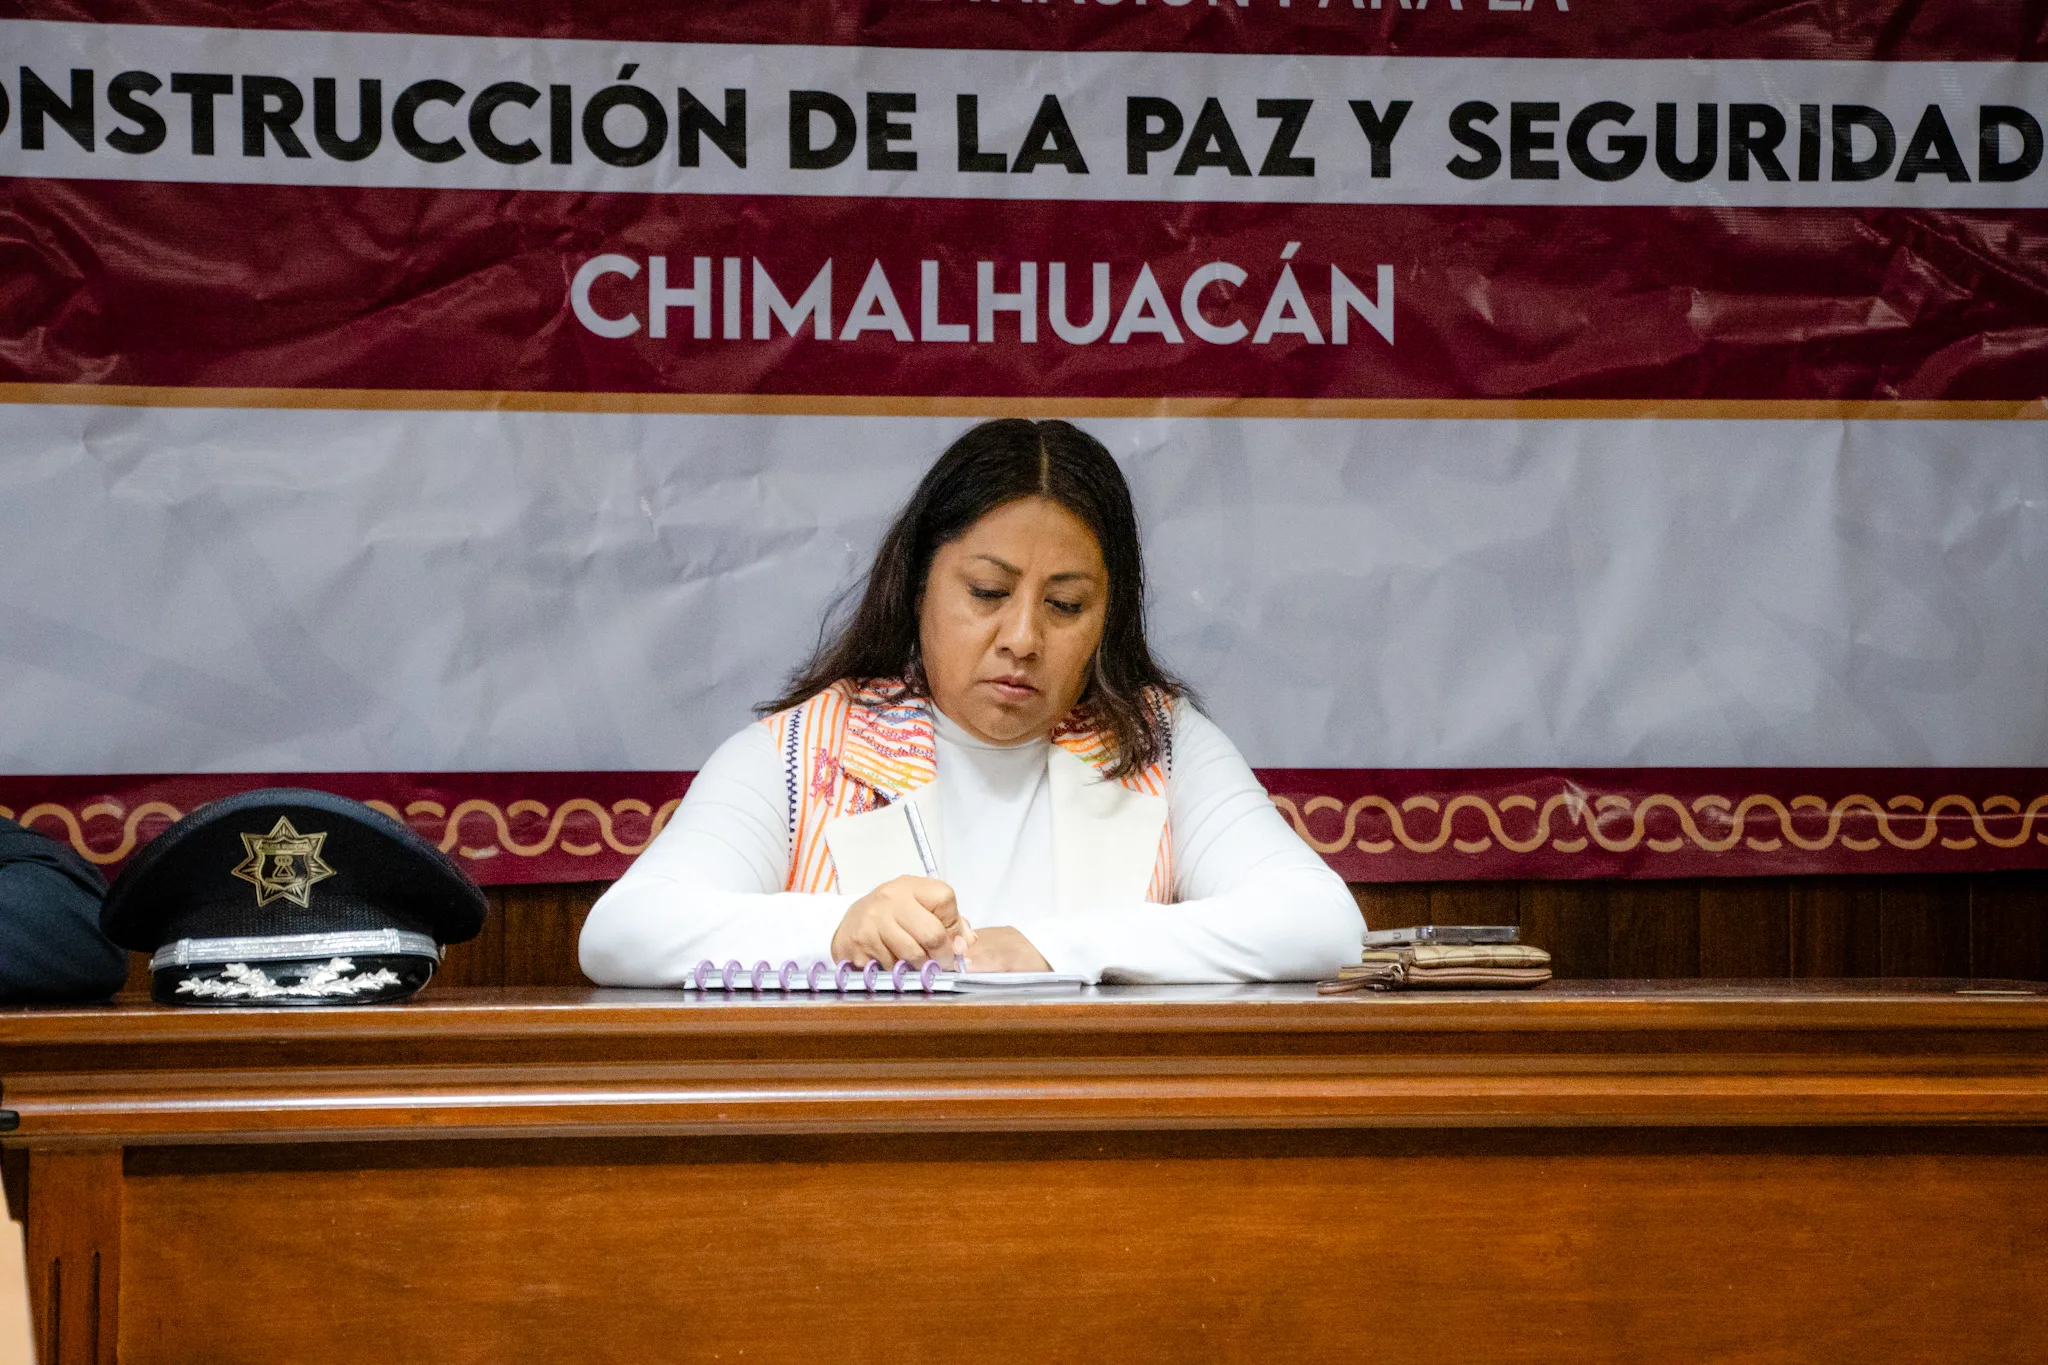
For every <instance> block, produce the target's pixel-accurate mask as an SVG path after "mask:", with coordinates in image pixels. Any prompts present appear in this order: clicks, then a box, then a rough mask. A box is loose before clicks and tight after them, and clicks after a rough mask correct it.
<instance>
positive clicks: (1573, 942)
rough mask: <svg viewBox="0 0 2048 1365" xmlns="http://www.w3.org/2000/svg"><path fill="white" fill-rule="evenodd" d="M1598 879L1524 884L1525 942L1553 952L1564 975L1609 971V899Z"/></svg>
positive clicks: (1555, 966) (1553, 968)
mask: <svg viewBox="0 0 2048 1365" xmlns="http://www.w3.org/2000/svg"><path fill="white" fill-rule="evenodd" d="M1602 885H1603V884H1602V883H1598V882H1525V883H1523V885H1522V888H1521V907H1522V913H1521V921H1520V923H1521V926H1522V941H1523V942H1524V943H1533V944H1535V945H1536V946H1537V947H1539V948H1546V949H1548V950H1549V952H1550V969H1551V971H1552V972H1554V973H1556V974H1557V975H1558V976H1560V977H1566V978H1594V977H1603V976H1610V975H1612V973H1611V972H1609V971H1608V970H1607V952H1608V948H1609V937H1608V923H1607V899H1606V897H1605V896H1604V895H1602V894H1600V892H1601V890H1602Z"/></svg>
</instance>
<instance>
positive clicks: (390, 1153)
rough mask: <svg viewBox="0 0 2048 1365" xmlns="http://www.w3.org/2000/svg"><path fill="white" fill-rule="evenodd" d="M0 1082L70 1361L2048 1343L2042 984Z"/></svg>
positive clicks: (425, 1040)
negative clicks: (14, 1121) (15, 1120)
mask: <svg viewBox="0 0 2048 1365" xmlns="http://www.w3.org/2000/svg"><path fill="white" fill-rule="evenodd" d="M0 1104H4V1105H5V1106H6V1107H7V1108H8V1109H10V1110H13V1111H14V1112H16V1113H18V1114H19V1115H20V1126H19V1128H18V1130H17V1131H15V1132H13V1133H11V1134H9V1135H7V1136H6V1138H5V1143H6V1145H7V1146H8V1148H9V1150H10V1165H11V1171H10V1175H11V1179H10V1184H11V1186H12V1187H13V1188H12V1189H11V1190H10V1194H11V1195H14V1196H17V1197H18V1196H19V1195H20V1193H21V1187H22V1186H23V1185H24V1184H25V1185H26V1195H27V1210H28V1230H29V1241H30V1264H31V1274H32V1283H33V1285H34V1287H35V1293H36V1302H37V1309H38V1324H39V1331H40V1334H41V1339H42V1341H43V1350H44V1358H45V1360H46V1362H56V1363H57V1365H69V1363H70V1362H74V1361H92V1362H95V1363H96V1365H104V1363H105V1362H109V1361H112V1360H114V1359H116V1358H117V1357H118V1358H120V1359H123V1360H127V1361H130V1362H150V1361H190V1360H201V1359H203V1360H207V1361H209V1362H220V1363H221V1365H231V1363H232V1362H240V1361H250V1362H256V1361H272V1362H274V1361H278V1360H297V1359H305V1360H318V1361H320V1362H322V1365H332V1363H333V1362H344V1361H358V1360H360V1361H388V1360H392V1359H403V1358H411V1359H420V1360H436V1361H440V1360H451V1361H477V1362H490V1363H491V1365H502V1363H503V1362H513V1361H525V1360H534V1361H540V1360H547V1361H551V1362H552V1361H559V1360H562V1359H588V1360H606V1361H621V1362H626V1361H632V1362H635V1365H644V1362H647V1361H654V1360H679V1359H689V1360H714V1359H720V1360H730V1359H741V1358H742V1355H741V1351H742V1349H743V1350H744V1358H745V1359H748V1360H762V1359H766V1360H803V1361H807V1362H815V1361H817V1360H819V1359H821V1358H824V1359H835V1360H836V1359H842V1358H844V1359H856V1360H878V1361H879V1360H889V1361H896V1360H908V1361H932V1362H938V1361H956V1360H963V1359H969V1360H979V1359H987V1360H1005V1361H1007V1360H1018V1359H1044V1360H1076V1359H1132V1360H1147V1361H1149V1360H1159V1361H1166V1360H1173V1361H1176V1362H1178V1361H1185V1360H1191V1359H1192V1360H1225V1359H1248V1360H1270V1359H1289V1358H1296V1357H1304V1356H1311V1355H1324V1354H1334V1353H1337V1352H1340V1351H1342V1352H1347V1353H1352V1354H1357V1353H1363V1354H1366V1355H1368V1356H1370V1357H1371V1358H1373V1359H1374V1360H1376V1361H1384V1362H1401V1363H1405V1362H1416V1363H1417V1365H1421V1363H1422V1362H1450V1361H1466V1360H1471V1361H1487V1362H1521V1361H1553V1360H1558V1361H1561V1360H1571V1361H1573V1362H1588V1361H1590V1362H1614V1363H1615V1365H1622V1362H1628V1365H1640V1362H1654V1361H1686V1362H1698V1361H1735V1360H1742V1361H1772V1362H1803V1361H1814V1362H1828V1363H1829V1365H1834V1362H1838V1361H1842V1360H1853V1359H1864V1358H1870V1359H1881V1360H1916V1361H1917V1360H1925V1361H1938V1362H1941V1365H1957V1363H1958V1362H1975V1361H1985V1362H1991V1361H1998V1362H2001V1365H2004V1363H2005V1362H2011V1361H2018V1360H2028V1359H2038V1358H2040V1342H2041V1334H2040V1323H2041V1322H2042V1321H2044V1320H2048V1276H2043V1275H2042V1274H2041V1273H2040V1271H2041V1267H2042V1265H2043V1264H2048V1200H2044V1199H2043V1198H2042V1197H2041V1192H2042V1191H2043V1190H2044V1189H2048V987H2044V986H2042V985H2038V984H2032V983H2021V982H1956V981H1927V982H1913V981H1868V982H1793V983H1788V982H1782V981H1776V982H1769V983H1753V984H1746V983H1711V982H1688V983H1654V982H1600V983H1567V984H1560V985H1554V986H1551V987H1548V988H1546V989H1543V990H1540V991H1535V992H1526V993H1513V994H1507V993H1459V994H1448V993H1447V994H1429V995H1423V994H1413V995H1385V996H1366V997H1349V996H1347V997H1317V996H1316V995H1314V994H1313V991H1312V990H1311V989H1310V988H1306V987H1243V988H1217V987H1185V988H1140V989H1109V990H1100V991H1094V992H1088V993H1085V994H1074V993H1068V994H1063V995H1033V996H1028V997H1027V996H1016V997H1008V996H1002V997H991V996H976V997H972V998H966V999H934V1000H924V999H911V1000H902V1001H897V1000H888V999H877V1000H845V1001H842V1000H837V999H831V998H825V999H812V998H807V997H797V998H794V999H784V998H780V997H775V996H769V997H765V998H758V999H757V998H752V997H745V996H740V997H725V996H722V995H715V996H713V997H712V998H710V999H698V998H696V997H695V996H686V995H682V994H677V993H666V992H624V991H575V990H564V991H537V990H521V991H512V990H507V991H476V992H461V991H446V992H438V993H433V994H429V995H428V996H425V997H423V998H421V999H419V1000H417V1001H415V1002H411V1003H408V1004H404V1005H398V1006H390V1007H364V1008H353V1007H351V1008H338V1009H313V1010H304V1009H297V1010H294V1009H261V1010H191V1009H165V1008H159V1007H155V1006H147V1005H122V1006H117V1007H109V1008H101V1009H27V1010H7V1011H0ZM24 1167H25V1168H26V1169H25V1172H24V1170H23V1168H24ZM24 1174H25V1177H26V1178H25V1180H24V1179H23V1176H24Z"/></svg>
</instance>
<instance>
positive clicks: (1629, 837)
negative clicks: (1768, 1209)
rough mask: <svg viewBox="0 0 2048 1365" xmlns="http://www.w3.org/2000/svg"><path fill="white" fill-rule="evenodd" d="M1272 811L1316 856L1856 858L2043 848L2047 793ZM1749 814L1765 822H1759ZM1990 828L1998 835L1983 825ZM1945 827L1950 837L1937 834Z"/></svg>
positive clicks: (1582, 796) (1428, 799) (1425, 800)
mask: <svg viewBox="0 0 2048 1365" xmlns="http://www.w3.org/2000/svg"><path fill="white" fill-rule="evenodd" d="M1273 804H1274V805H1275V806H1277V807H1279V809H1280V813H1281V814H1282V815H1285V816H1286V817H1287V819H1288V820H1289V821H1290V822H1291V823H1292V824H1293V825H1294V829H1295V832H1296V833H1298V834H1299V835H1301V837H1302V838H1303V839H1305V840H1307V841H1308V843H1309V845H1310V847H1312V848H1314V849H1315V850H1316V851H1317V852H1318V853H1324V854H1330V853H1339V852H1345V851H1348V850H1350V849H1353V848H1356V849H1359V850H1361V851H1362V852H1365V853H1391V852H1393V851H1394V848H1395V846H1396V845H1397V844H1398V845H1399V846H1400V847H1401V848H1403V849H1406V850H1407V851H1408V852H1410V853H1438V852H1441V851H1442V850H1443V848H1444V847H1445V846H1446V845H1449V846H1450V847H1451V848H1452V849H1455V850H1456V851H1457V852H1459V853H1472V854H1478V853H1484V852H1486V851H1487V850H1488V849H1491V848H1492V847H1493V846H1494V845H1495V844H1496V843H1498V844H1499V845H1500V846H1501V847H1503V848H1505V849H1507V850H1508V851H1510V852H1512V853H1534V852H1536V851H1537V850H1538V849H1541V848H1543V847H1544V846H1545V845H1546V844H1547V845H1548V846H1549V848H1550V850H1551V851H1552V852H1556V853H1583V852H1585V851H1586V850H1587V849H1588V848H1589V847H1591V846H1592V845H1594V844H1597V845H1598V846H1599V847H1600V848H1601V849H1603V850H1605V851H1606V852H1608V853H1628V852H1632V851H1633V850H1635V849H1636V848H1637V847H1638V846H1641V847H1645V848H1648V849H1650V850H1652V851H1653V852H1657V853H1677V852H1680V851H1682V850H1686V849H1688V848H1691V849H1694V850H1697V851H1700V852H1705V853H1726V852H1728V851H1729V850H1730V849H1733V848H1735V847H1736V846H1737V845H1738V844H1741V845H1743V846H1744V847H1746V848H1748V849H1751V850H1753V851H1755V852H1757V853H1775V852H1777V851H1778V850H1779V849H1782V848H1783V847H1784V846H1785V845H1786V844H1788V843H1789V844H1791V845H1792V846H1793V847H1795V848H1799V849H1803V850H1805V851H1807V852H1810V853H1811V852H1818V851H1820V850H1822V849H1828V848H1832V847H1834V846H1835V844H1836V843H1837V842H1838V841H1839V843H1840V845H1841V847H1843V848H1845V849H1848V850H1850V851H1852V852H1856V853H1867V852H1870V851H1871V850H1873V849H1876V848H1879V847H1882V845H1883V844H1886V843H1888V844H1890V845H1891V846H1892V847H1894V848H1899V849H1905V850H1908V851H1910V850H1915V849H1922V848H1926V847H1927V846H1928V845H1929V844H1931V843H1933V842H1934V841H1935V839H1936V838H1937V837H1939V838H1940V840H1941V846H1942V847H1943V848H1947V849H1956V850H1962V849H1970V848H1975V847H1977V845H1978V843H1979V842H1980V841H1981V842H1983V843H1984V844H1987V845H1989V846H1990V847H1992V848H2001V849H2010V848H2018V847H2020V846H2021V845H2023V844H2025V843H2026V842H2027V841H2028V840H2029V839H2034V838H2038V839H2039V840H2040V842H2042V843H2044V844H2048V832H2044V833H2042V834H2039V835H2036V834H2035V833H2034V822H2035V820H2036V819H2037V818H2038V817H2039V816H2041V815H2042V814H2043V813H2044V812H2048V795H2043V796H2037V797H2035V798H2034V799H2033V800H2032V801H2031V802H2030V803H2028V804H2027V805H2026V806H2025V807H2024V808H2022V807H2021V805H2020V802H2019V799H2018V798H2017V797H2012V796H1987V797H1985V798H1984V801H1983V804H1982V805H1981V806H1979V805H1978V803H1977V802H1975V801H1973V800H1971V799H1970V798H1969V797H1967V796H1959V795H1955V794H1953V793H1951V794H1949V795H1946V796H1940V797H1936V798H1935V800H1934V801H1933V803H1932V804H1929V803H1927V802H1925V801H1922V800H1921V799H1920V798H1919V797H1917V796H1894V797H1892V798H1891V799H1890V800H1889V801H1886V802H1884V803H1883V804H1879V802H1878V800H1877V799H1876V798H1875V797H1872V796H1865V795H1862V794H1860V793H1858V794H1854V795H1850V796H1845V797H1843V798H1842V799H1841V800H1839V801H1836V802H1835V803H1833V804H1832V805H1830V804H1829V803H1828V802H1827V801H1826V800H1825V799H1823V798H1821V797H1818V796H1795V797H1793V798H1792V799H1791V800H1790V801H1780V800H1779V799H1778V798H1777V797H1775V796H1770V795H1762V794H1760V795H1755V796H1746V797H1744V798H1743V799H1742V800H1741V801H1740V802H1731V801H1730V800H1728V798H1727V797H1724V796H1711V795H1710V796H1700V797H1695V798H1694V799H1693V801H1692V803H1691V804H1690V805H1687V804H1686V803H1685V802H1683V801H1681V800H1679V799H1678V798H1677V797H1675V796H1669V795H1665V794H1663V793H1658V794H1655V795H1651V796H1645V797H1643V798H1642V800H1640V801H1636V802H1631V801H1630V800H1629V798H1627V797H1625V796H1614V795H1608V796H1591V795H1588V794H1587V793H1585V792H1583V791H1577V790H1568V791H1562V792H1558V793H1557V794H1555V795H1553V796H1551V797H1550V798H1549V799H1548V800H1546V801H1544V802H1542V803H1541V804H1540V805H1539V804H1538V803H1537V800H1536V798H1535V797H1533V796H1527V795H1523V794H1520V793H1517V794H1515V795H1512V796H1504V797H1502V798H1501V799H1500V801H1499V803H1498V805H1496V804H1495V803H1493V802H1491V801H1488V800H1487V799H1486V798H1485V797H1483V796H1478V795H1474V794H1472V793H1469V792H1468V793H1465V794H1463V795H1459V796H1454V797H1452V798H1451V799H1450V801H1449V802H1447V803H1446V802H1442V801H1439V800H1438V799H1437V798H1435V797H1433V796H1411V797H1408V798H1407V799H1406V800H1404V801H1401V802H1400V803H1399V804H1398V805H1397V804H1395V802H1393V801H1392V800H1390V799H1388V798H1387V797H1384V796H1380V795H1378V794H1377V793H1372V792H1368V793H1367V794H1365V795H1364V796H1360V797H1358V798H1356V799H1355V800H1353V801H1352V802H1351V803H1350V804H1349V805H1348V806H1347V805H1346V804H1345V803H1344V802H1343V801H1340V800H1339V799H1337V798H1336V797H1334V796H1312V797H1309V798H1308V799H1307V800H1305V801H1303V802H1302V803H1301V804H1300V805H1298V806H1297V805H1296V804H1295V802H1294V801H1293V800H1292V799H1290V798H1288V797H1285V796H1275V797H1274V798H1273ZM1326 810H1328V811H1337V810H1341V811H1343V812H1344V831H1343V833H1342V834H1339V835H1338V836H1337V837H1336V838H1334V839H1321V838H1318V837H1316V834H1315V833H1314V831H1312V830H1311V829H1310V828H1309V819H1310V817H1312V816H1315V815H1317V814H1318V813H1320V812H1322V811H1326ZM1368 810H1372V811H1378V812H1379V813H1380V814H1382V815H1384V816H1385V817H1386V820H1387V825H1388V833H1389V834H1390V835H1391V836H1392V837H1391V838H1386V839H1373V838H1367V837H1360V835H1359V828H1358V818H1359V816H1360V815H1361V814H1362V813H1363V812H1365V811H1368ZM1657 810H1666V811H1670V812H1671V813H1672V815H1673V816H1674V817H1675V818H1676V820H1677V823H1678V826H1679V829H1680V830H1681V831H1683V837H1663V838H1651V837H1650V836H1649V817H1650V813H1651V812H1652V811H1657ZM1465 811H1471V812H1473V813H1474V815H1473V817H1471V818H1468V819H1467V820H1466V821H1465V831H1466V833H1467V834H1468V835H1474V836H1477V837H1467V838H1455V837H1453V835H1454V830H1453V826H1454V825H1456V824H1457V822H1458V816H1459V815H1460V813H1461V812H1465ZM1524 811H1534V812H1535V816H1534V818H1533V819H1529V820H1528V822H1527V824H1526V825H1525V826H1523V829H1522V832H1521V833H1520V834H1519V835H1518V834H1513V833H1510V832H1509V830H1508V822H1507V821H1504V820H1503V819H1502V818H1501V817H1502V815H1503V814H1504V813H1510V812H1513V813H1517V819H1516V822H1515V823H1516V824H1517V825H1522V819H1521V818H1520V817H1519V814H1518V813H1519V812H1524ZM1417 812H1425V813H1427V814H1428V815H1431V816H1435V817H1436V820H1435V825H1436V827H1435V830H1434V832H1427V833H1425V832H1423V831H1418V833H1423V835H1424V837H1417V834H1415V833H1410V832H1409V829H1408V820H1407V817H1408V816H1411V815H1415V814H1416V813H1417ZM1559 812H1562V813H1563V818H1562V820H1559V819H1558V815H1559ZM1758 812H1767V815H1766V816H1765V817H1764V818H1762V819H1759V818H1757V813H1758ZM1795 812H1799V813H1804V814H1806V815H1809V816H1811V817H1813V818H1815V819H1818V818H1819V817H1821V816H1825V817H1826V819H1827V827H1826V830H1825V831H1824V832H1821V833H1818V834H1813V833H1802V832H1801V831H1800V829H1799V828H1798V827H1797V826H1796V825H1795V824H1794V822H1793V815H1794V813H1795ZM1951 813H1953V815H1951ZM1857 815H1861V816H1863V817H1866V818H1863V819H1859V820H1857V821H1856V824H1857V825H1860V826H1862V827H1863V828H1864V829H1866V830H1867V831H1869V833H1871V834H1874V835H1875V836H1876V837H1866V836H1865V835H1864V834H1859V833H1852V832H1845V830H1844V824H1845V822H1847V821H1849V820H1851V818H1852V817H1854V816H1857ZM1944 817H1950V818H1947V819H1944ZM1955 817H1960V818H1955ZM1964 821H1967V826H1968V829H1969V831H1970V832H1969V833H1967V834H1964V833H1961V830H1962V828H1963V824H1964ZM1481 822H1483V825H1482V823H1481ZM1420 823H1422V822H1421V821H1418V824H1420ZM1553 824H1555V825H1556V829H1555V832H1553ZM2044 824H2048V822H2044ZM1773 825H1775V832H1773V828H1772V827H1773ZM1994 825H1996V826H1998V827H1999V828H1998V829H1996V830H1994V828H1993V826H1994ZM1945 828H1946V829H1948V830H1949V831H1950V832H1949V833H1943V830H1944V829H1945ZM1482 830H1483V832H1482ZM1354 840H1355V842H1354Z"/></svg>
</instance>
